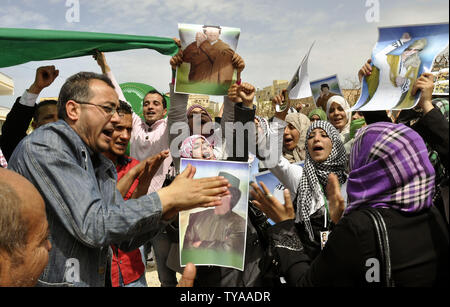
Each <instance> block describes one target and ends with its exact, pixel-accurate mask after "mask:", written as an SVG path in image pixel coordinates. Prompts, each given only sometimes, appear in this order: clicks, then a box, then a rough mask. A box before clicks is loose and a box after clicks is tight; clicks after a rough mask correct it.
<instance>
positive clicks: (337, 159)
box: [295, 120, 347, 241]
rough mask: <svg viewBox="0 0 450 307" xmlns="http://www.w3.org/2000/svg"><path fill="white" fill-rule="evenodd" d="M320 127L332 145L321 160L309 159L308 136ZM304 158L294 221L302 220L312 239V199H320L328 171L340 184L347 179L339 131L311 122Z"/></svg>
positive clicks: (323, 123) (329, 126) (331, 126)
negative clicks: (327, 154)
mask: <svg viewBox="0 0 450 307" xmlns="http://www.w3.org/2000/svg"><path fill="white" fill-rule="evenodd" d="M317 128H320V129H322V130H323V131H325V132H326V133H327V135H328V137H329V138H330V139H331V143H332V145H333V147H332V149H331V153H330V155H329V156H328V158H327V159H326V160H325V161H323V162H315V161H314V160H312V159H311V156H310V155H309V152H308V149H307V148H308V137H309V135H310V133H311V132H312V131H313V130H314V129H317ZM305 147H306V158H305V166H304V168H303V175H302V178H301V179H300V184H299V186H298V189H297V214H296V217H295V221H296V222H300V221H303V223H304V225H305V228H306V230H307V231H308V234H309V238H310V239H311V241H314V235H313V230H312V226H311V221H310V218H309V216H310V211H311V205H312V201H313V199H315V200H316V201H319V200H320V197H321V195H323V192H322V188H321V185H322V187H323V188H324V189H325V188H326V185H327V182H328V175H329V174H330V173H334V174H336V176H338V178H339V182H340V183H341V184H343V183H345V181H346V180H347V173H346V164H347V160H346V154H345V148H344V144H343V143H342V141H341V138H340V136H339V132H338V131H337V130H336V128H334V127H333V125H331V124H330V123H329V122H326V121H322V120H318V121H315V122H313V123H312V124H311V126H310V127H309V129H308V131H307V133H306V141H305Z"/></svg>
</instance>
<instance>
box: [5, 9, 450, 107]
mask: <svg viewBox="0 0 450 307" xmlns="http://www.w3.org/2000/svg"><path fill="white" fill-rule="evenodd" d="M74 3H75V6H74ZM76 3H78V4H79V6H78V7H79V20H78V21H77V20H71V19H70V18H69V19H67V18H66V15H67V14H68V11H69V10H71V11H69V13H71V12H73V9H74V8H75V7H76V6H77V5H76ZM448 10H449V2H448V0H396V1H387V0H321V1H310V0H279V1H273V0H272V1H267V0H246V1H242V0H239V1H238V0H208V1H204V0H203V1H198V0H183V1H179V0H163V1H160V0H95V1H93V0H78V1H77V0H0V28H32V29H54V30H74V31H89V32H103V33H115V34H132V35H148V36H160V37H169V38H171V37H178V23H188V24H214V25H221V26H227V27H236V28H240V29H241V35H240V38H239V42H238V46H237V50H236V52H237V53H238V54H239V55H240V56H241V57H242V58H243V59H244V61H245V63H246V67H245V70H244V71H243V72H242V74H241V77H242V81H243V82H249V83H251V84H253V85H254V86H255V87H256V88H263V87H265V86H269V85H271V84H272V81H273V80H280V79H281V80H290V79H291V78H292V76H293V74H294V73H295V71H296V69H297V67H298V65H299V64H300V62H301V60H302V58H303V57H304V55H305V54H306V52H307V51H308V49H309V47H310V45H311V44H312V43H313V42H314V41H315V44H314V47H313V49H312V51H311V54H310V57H309V63H308V71H309V77H310V80H315V79H320V78H322V77H326V76H330V75H334V74H337V75H338V78H339V82H340V83H341V84H340V85H341V88H348V87H351V86H352V85H354V84H355V82H356V80H357V72H358V70H359V68H360V67H361V66H362V65H363V64H364V62H365V61H366V60H367V59H368V58H370V55H371V51H372V49H373V47H374V46H375V43H376V41H377V39H378V27H388V26H401V25H412V24H427V23H441V22H447V23H448V21H449V11H448ZM71 16H74V15H71ZM0 56H1V50H0ZM106 57H107V61H108V63H109V65H110V66H111V69H112V71H113V72H114V74H115V76H116V78H117V80H118V82H119V83H124V82H142V83H146V84H149V85H152V86H154V87H155V88H157V89H158V90H160V91H162V92H168V91H169V82H170V80H171V68H170V65H169V60H170V57H169V56H164V55H161V54H159V53H157V52H156V51H154V50H148V49H141V50H132V51H121V52H113V53H107V54H106ZM45 65H55V66H56V68H57V69H59V70H60V74H59V77H58V78H57V79H56V80H55V82H54V83H53V84H52V85H51V86H50V87H48V88H46V89H44V91H42V93H41V95H40V97H56V96H58V93H59V89H60V88H61V86H62V85H63V83H64V81H65V80H66V79H67V78H68V77H70V76H71V75H73V74H75V73H77V72H79V71H94V72H100V68H99V67H98V66H97V64H96V62H95V61H94V60H93V59H92V57H88V56H86V57H80V58H72V59H63V60H57V61H42V62H29V63H25V64H22V65H17V66H13V67H8V68H0V72H1V73H4V74H6V75H8V76H10V77H11V78H13V80H14V84H15V93H14V96H0V106H4V107H11V106H12V104H13V103H14V101H15V99H16V97H18V96H20V95H22V93H23V92H24V91H25V90H26V89H27V88H28V87H29V86H30V85H31V84H32V83H33V80H34V75H35V71H36V69H37V68H38V67H39V66H45ZM212 99H213V100H215V101H218V102H222V98H221V97H217V99H214V98H212Z"/></svg>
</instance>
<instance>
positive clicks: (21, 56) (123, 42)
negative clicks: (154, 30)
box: [0, 28, 178, 67]
mask: <svg viewBox="0 0 450 307" xmlns="http://www.w3.org/2000/svg"><path fill="white" fill-rule="evenodd" d="M142 48H147V49H153V50H156V51H158V52H159V53H161V54H164V55H170V56H173V55H175V54H176V53H177V52H178V46H177V45H176V44H175V42H174V40H173V39H171V38H165V37H156V36H138V35H125V34H108V33H94V32H78V31H59V30H33V29H15V28H0V67H9V66H14V65H19V64H23V63H27V62H30V61H44V60H57V59H65V58H73V57H80V56H86V55H92V54H94V50H96V49H97V50H99V51H102V52H112V51H122V50H131V49H142Z"/></svg>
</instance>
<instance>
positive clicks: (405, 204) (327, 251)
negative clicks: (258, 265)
mask: <svg viewBox="0 0 450 307" xmlns="http://www.w3.org/2000/svg"><path fill="white" fill-rule="evenodd" d="M350 170H351V171H350V174H349V177H348V181H347V195H348V206H347V207H346V208H345V209H344V207H345V202H344V200H343V199H342V197H341V196H339V188H338V185H337V182H336V181H337V180H336V178H333V175H331V176H330V178H329V187H328V189H327V193H328V194H329V195H328V198H329V200H330V209H333V210H332V211H334V209H336V208H340V210H337V211H340V212H342V211H343V212H344V214H343V216H342V218H340V216H341V214H339V212H338V214H333V215H332V216H336V217H335V218H334V219H335V222H336V226H335V228H334V230H333V232H332V233H331V234H330V236H329V238H328V241H327V243H326V245H325V248H324V249H323V250H322V251H321V252H320V254H319V255H318V257H317V258H316V259H315V260H314V261H312V262H311V261H310V259H309V257H308V256H307V255H306V254H305V252H304V249H303V244H304V243H303V240H302V239H301V237H299V236H298V235H297V233H296V229H295V226H294V218H295V216H294V214H293V206H292V202H291V200H290V195H289V193H287V192H286V191H285V205H282V204H280V203H279V202H278V201H277V200H276V199H273V198H272V197H267V195H265V194H264V193H263V192H262V191H261V190H260V189H259V188H258V187H257V186H256V185H254V184H253V188H254V189H255V191H254V192H252V194H254V197H255V198H256V199H257V201H256V202H255V203H256V205H257V206H258V207H259V208H261V209H262V210H263V211H264V212H266V213H270V214H271V215H269V217H273V218H275V219H276V220H277V221H278V223H277V224H276V225H275V226H273V227H271V229H269V233H270V236H271V240H272V245H273V246H274V250H273V252H274V253H275V255H276V258H277V260H278V262H279V265H278V268H279V269H280V274H281V275H282V276H284V277H285V278H286V280H287V282H288V284H290V285H297V286H351V287H355V286H356V287H370V286H372V287H373V286H375V287H377V286H388V285H390V286H392V285H395V286H448V283H449V270H448V269H449V267H448V262H449V260H448V259H449V258H448V251H449V235H448V231H447V227H446V224H445V221H444V219H443V218H442V215H440V214H439V212H438V210H437V209H436V208H435V207H434V206H433V203H432V194H433V189H434V179H435V172H434V169H433V166H432V165H431V163H430V160H429V159H428V152H427V149H426V146H425V144H424V142H423V140H422V138H421V137H420V136H419V135H418V134H417V133H416V132H415V131H413V130H412V129H410V128H409V127H407V126H405V125H403V124H392V123H376V124H372V125H369V126H366V127H363V128H361V129H360V131H359V132H358V133H357V135H356V137H355V142H354V146H353V148H352V151H351V154H350ZM263 188H265V187H263ZM335 200H336V201H335ZM368 211H371V212H374V211H376V212H378V213H379V214H381V217H382V222H383V223H384V225H385V227H386V229H387V237H385V236H383V235H381V236H378V235H377V231H376V227H375V224H374V223H373V221H372V220H371V218H370V215H368ZM274 212H275V213H274ZM339 218H340V219H339ZM379 238H383V239H384V240H387V241H388V242H387V243H388V244H387V246H389V247H388V248H387V249H386V250H387V251H388V252H386V253H385V256H386V257H385V258H384V259H389V260H390V266H389V267H388V268H390V276H391V278H390V279H389V278H388V277H389V271H388V270H385V269H386V267H385V266H384V263H381V264H380V262H385V263H388V262H387V260H383V258H382V257H381V254H380V251H379V249H378V247H379V245H380V244H379V241H378V240H379ZM377 268H378V270H377ZM380 271H381V272H386V274H384V273H381V272H380Z"/></svg>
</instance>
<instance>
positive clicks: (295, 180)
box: [270, 121, 347, 258]
mask: <svg viewBox="0 0 450 307" xmlns="http://www.w3.org/2000/svg"><path fill="white" fill-rule="evenodd" d="M303 147H304V148H305V149H306V155H305V163H304V166H301V165H296V164H290V163H289V161H288V160H287V159H286V158H284V157H280V159H279V162H278V164H277V165H276V166H275V167H274V168H271V169H270V171H271V172H272V173H273V174H274V175H275V176H276V177H277V178H278V180H280V182H281V183H282V184H283V185H284V187H285V188H287V189H288V190H289V191H290V192H291V194H290V195H291V198H292V199H294V204H295V224H296V227H297V229H298V233H299V235H300V237H301V238H302V240H303V242H305V249H306V252H307V253H308V255H309V256H310V257H311V258H315V257H316V256H317V254H318V253H319V252H320V247H321V232H328V231H329V230H330V229H331V227H332V225H330V218H329V210H328V205H327V199H326V196H325V194H324V191H325V190H326V186H327V181H328V175H329V174H330V173H335V174H337V176H338V178H339V183H340V184H341V186H342V188H341V189H342V191H343V193H344V194H345V188H346V182H347V173H346V165H347V159H346V154H345V149H344V145H343V143H342V141H341V138H340V135H339V132H338V131H337V130H336V129H335V128H334V127H333V126H332V125H331V124H330V123H329V122H326V121H315V122H313V123H311V126H310V127H309V128H308V130H307V132H306V140H305V142H304V143H303Z"/></svg>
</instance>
